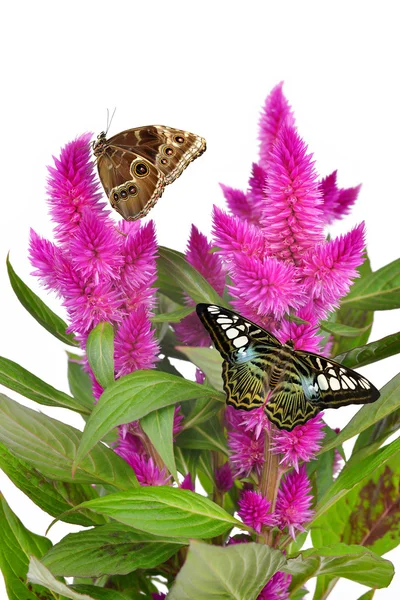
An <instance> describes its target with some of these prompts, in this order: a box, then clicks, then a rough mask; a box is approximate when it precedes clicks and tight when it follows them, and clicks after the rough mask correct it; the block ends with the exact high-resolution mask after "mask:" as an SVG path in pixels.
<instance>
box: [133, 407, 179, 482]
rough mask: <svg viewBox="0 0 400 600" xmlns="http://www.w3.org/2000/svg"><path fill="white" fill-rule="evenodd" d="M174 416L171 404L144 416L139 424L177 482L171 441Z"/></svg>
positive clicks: (172, 442)
mask: <svg viewBox="0 0 400 600" xmlns="http://www.w3.org/2000/svg"><path fill="white" fill-rule="evenodd" d="M174 415H175V406H174V405H173V404H171V405H170V406H165V407H164V408H160V409H159V410H155V411H153V412H151V413H150V414H148V415H146V416H145V417H143V419H141V421H140V424H141V426H142V428H143V431H144V432H145V434H146V435H147V436H148V437H149V439H150V441H151V443H152V444H153V446H154V447H155V449H156V450H157V452H158V454H159V455H160V456H161V458H162V459H163V461H164V463H165V464H166V466H167V468H168V470H169V472H170V473H172V475H173V477H174V479H175V481H178V473H177V471H176V464H175V456H174V440H173V427H174Z"/></svg>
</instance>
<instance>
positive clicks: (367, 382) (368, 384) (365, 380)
mask: <svg viewBox="0 0 400 600" xmlns="http://www.w3.org/2000/svg"><path fill="white" fill-rule="evenodd" d="M361 381H363V382H364V385H365V387H366V388H367V390H369V388H370V387H371V385H370V383H369V381H368V380H367V379H362V380H361Z"/></svg>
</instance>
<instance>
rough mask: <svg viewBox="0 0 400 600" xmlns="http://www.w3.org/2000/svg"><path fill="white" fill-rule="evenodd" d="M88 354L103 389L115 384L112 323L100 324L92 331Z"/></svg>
mask: <svg viewBox="0 0 400 600" xmlns="http://www.w3.org/2000/svg"><path fill="white" fill-rule="evenodd" d="M86 354H87V358H88V361H89V364H90V366H91V368H92V371H93V373H94V375H95V377H96V379H97V381H98V382H99V384H100V385H101V387H103V388H106V387H108V386H109V385H111V384H112V383H114V329H113V327H112V325H110V323H99V324H98V325H97V326H96V327H95V328H94V329H92V331H91V332H90V334H89V337H88V339H87V342H86Z"/></svg>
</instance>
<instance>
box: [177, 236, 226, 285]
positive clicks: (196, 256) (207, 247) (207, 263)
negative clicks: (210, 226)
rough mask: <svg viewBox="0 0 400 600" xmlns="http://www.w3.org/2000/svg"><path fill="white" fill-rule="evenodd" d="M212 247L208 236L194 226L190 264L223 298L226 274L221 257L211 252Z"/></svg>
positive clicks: (188, 248) (189, 250)
mask: <svg viewBox="0 0 400 600" xmlns="http://www.w3.org/2000/svg"><path fill="white" fill-rule="evenodd" d="M211 249H212V245H211V244H210V242H209V241H208V240H207V238H206V236H205V235H203V234H202V233H200V231H199V230H198V229H197V227H196V226H195V225H192V229H191V232H190V238H189V242H188V247H187V251H186V258H187V260H188V262H189V263H190V264H191V265H192V266H193V267H194V268H195V269H197V271H198V272H199V273H201V274H202V275H203V277H204V278H205V279H207V281H208V283H209V284H210V285H211V286H212V287H213V288H214V290H215V291H216V292H217V293H218V294H219V295H220V296H222V294H223V292H224V287H225V273H224V270H223V266H222V262H221V259H220V257H219V256H218V255H217V254H215V252H214V253H212V252H211Z"/></svg>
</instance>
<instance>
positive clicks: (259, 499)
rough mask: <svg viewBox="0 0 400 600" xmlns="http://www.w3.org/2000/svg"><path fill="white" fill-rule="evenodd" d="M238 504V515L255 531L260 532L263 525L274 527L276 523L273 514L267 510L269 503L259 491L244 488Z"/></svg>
mask: <svg viewBox="0 0 400 600" xmlns="http://www.w3.org/2000/svg"><path fill="white" fill-rule="evenodd" d="M238 505H239V510H238V515H239V517H240V518H241V519H242V521H243V523H244V524H245V525H248V527H252V528H253V529H254V531H256V532H257V533H260V531H261V528H262V527H263V525H268V527H274V525H275V524H276V518H275V516H274V515H272V514H271V513H270V512H269V510H270V507H271V503H270V502H268V500H267V499H266V498H264V496H262V495H261V493H260V492H253V491H252V490H245V491H244V492H243V493H242V495H241V497H240V499H239V501H238Z"/></svg>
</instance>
